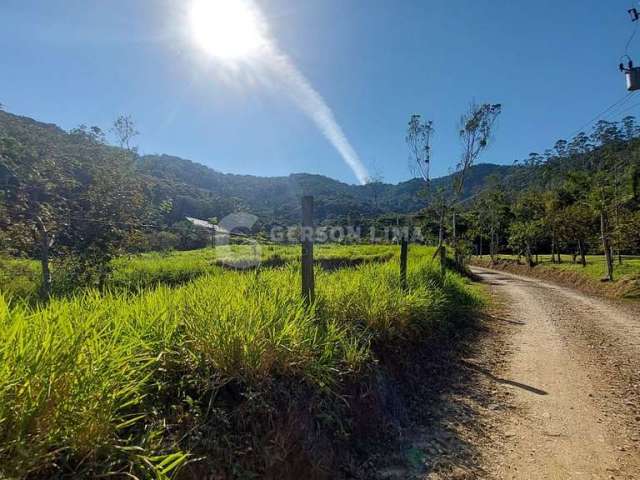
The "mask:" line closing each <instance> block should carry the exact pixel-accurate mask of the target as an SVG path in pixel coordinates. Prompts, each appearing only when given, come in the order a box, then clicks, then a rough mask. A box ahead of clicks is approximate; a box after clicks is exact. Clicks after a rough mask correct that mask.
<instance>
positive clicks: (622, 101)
mask: <svg viewBox="0 0 640 480" xmlns="http://www.w3.org/2000/svg"><path fill="white" fill-rule="evenodd" d="M634 93H635V92H628V93H626V94H625V95H624V96H623V97H622V98H620V99H618V100H617V101H616V102H614V103H613V104H611V105H609V106H608V107H607V108H606V109H604V110H603V111H602V112H600V113H598V114H597V115H596V116H595V117H593V118H592V119H591V120H589V121H588V122H586V123H585V124H583V125H582V126H580V127H579V128H578V129H577V130H576V131H575V132H573V133H572V134H571V135H569V137H574V136H575V135H577V134H578V133H580V132H582V131H583V130H584V129H585V128H586V127H588V126H589V125H591V124H593V123H595V122H596V121H597V120H599V119H600V118H601V117H602V116H603V115H606V114H607V113H609V112H611V111H612V110H614V109H615V108H617V107H621V106H622V105H624V104H625V103H626V102H628V101H629V100H630V99H631V97H632V96H633V95H634Z"/></svg>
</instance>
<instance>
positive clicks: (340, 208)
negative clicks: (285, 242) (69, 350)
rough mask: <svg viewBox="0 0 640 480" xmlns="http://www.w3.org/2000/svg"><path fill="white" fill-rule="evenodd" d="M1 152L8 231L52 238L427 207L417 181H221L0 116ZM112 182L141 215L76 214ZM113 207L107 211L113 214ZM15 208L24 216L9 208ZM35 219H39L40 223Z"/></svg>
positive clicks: (82, 134) (478, 181)
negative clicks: (232, 216)
mask: <svg viewBox="0 0 640 480" xmlns="http://www.w3.org/2000/svg"><path fill="white" fill-rule="evenodd" d="M0 142H1V144H0V155H1V157H0V158H1V163H0V185H2V190H3V195H4V203H5V206H4V208H8V205H11V206H12V208H11V209H10V210H11V211H10V212H9V215H8V218H5V221H10V223H12V224H16V223H19V222H20V221H22V220H27V219H28V218H27V217H28V216H29V215H32V216H33V215H40V216H41V217H43V220H46V221H51V222H53V223H54V224H55V226H54V227H52V228H54V229H57V228H59V227H60V225H66V224H69V223H70V222H69V221H68V220H75V221H76V222H89V221H92V222H93V223H94V224H95V223H97V222H100V221H105V222H115V223H118V224H119V225H121V226H124V224H132V225H142V224H145V225H157V226H167V227H175V228H176V229H178V230H179V229H180V228H183V229H184V228H188V227H187V226H186V225H184V224H183V222H184V218H185V217H186V216H191V217H197V218H203V219H208V218H212V217H217V218H221V217H223V216H225V215H227V214H229V213H231V212H234V211H247V212H250V213H253V214H255V215H257V216H258V217H259V218H260V224H259V225H257V226H256V228H257V229H260V228H264V227H265V226H266V225H269V224H272V223H281V224H295V223H297V222H298V221H299V217H300V211H299V209H300V202H299V199H300V197H301V196H302V195H303V194H306V195H313V196H314V197H315V201H316V218H317V219H318V221H320V222H346V221H350V222H361V221H371V219H374V218H375V217H378V216H381V215H385V214H407V213H413V212H417V211H419V210H420V209H422V208H423V207H424V206H425V204H426V203H427V201H426V199H425V198H424V194H425V191H426V188H425V183H424V181H422V180H420V179H413V180H409V181H407V182H402V183H400V184H397V185H390V184H386V183H383V182H381V181H372V182H370V183H368V184H366V185H362V186H361V185H348V184H345V183H342V182H339V181H337V180H333V179H330V178H327V177H324V176H321V175H310V174H304V173H300V174H292V175H289V176H287V177H255V176H250V175H233V174H224V173H220V172H218V171H216V170H213V169H211V168H208V167H206V166H203V165H200V164H197V163H194V162H191V161H189V160H185V159H182V158H178V157H174V156H169V155H144V156H140V155H138V154H137V153H136V152H135V151H133V150H127V149H125V148H120V147H114V146H110V145H107V144H106V141H105V134H104V132H103V131H102V130H101V129H99V128H97V127H91V128H87V127H85V126H81V127H79V128H77V129H74V130H72V131H70V132H65V131H64V130H62V129H60V128H58V127H56V126H55V125H52V124H45V123H40V122H37V121H35V120H32V119H30V118H26V117H21V116H17V115H12V114H10V113H6V112H2V111H0ZM212 163H215V159H213V160H212ZM511 170H512V169H511V167H506V166H498V165H489V164H484V165H477V166H475V167H473V168H472V169H471V171H470V172H469V173H468V177H467V182H466V184H465V192H464V196H468V195H470V194H472V193H473V192H475V191H477V190H478V189H479V188H480V187H481V186H482V185H483V184H484V181H485V179H486V178H487V176H489V175H497V176H499V177H503V176H505V175H507V174H508V173H509V172H510V171H511ZM118 175H120V176H121V179H120V181H121V182H122V185H129V187H130V188H127V191H128V192H129V191H138V193H139V195H140V198H138V202H139V204H138V205H129V206H130V207H131V208H127V209H125V210H126V215H123V216H121V215H120V214H119V213H118V212H115V211H111V212H107V211H105V209H108V208H107V206H105V205H103V206H102V207H96V208H98V209H99V210H100V212H93V213H91V208H89V209H87V208H86V206H85V208H82V209H80V204H78V201H79V196H83V195H84V197H83V198H84V200H83V201H85V202H89V198H88V197H87V196H86V195H85V194H88V192H89V191H90V190H92V189H94V188H96V189H100V188H101V189H103V193H104V194H105V195H106V194H107V192H112V194H113V195H117V193H116V190H117V189H116V185H115V184H114V185H111V186H109V185H107V184H108V183H110V182H111V180H112V179H113V178H114V176H115V177H117V176H118ZM451 183H452V177H450V176H449V177H443V178H440V179H435V180H433V181H432V184H431V187H430V190H431V191H437V190H440V189H442V190H447V189H448V188H450V185H451ZM133 184H135V186H133ZM105 189H106V190H105ZM91 195H93V194H91ZM120 195H121V196H120V197H119V198H120V203H121V202H122V201H123V200H124V199H125V197H124V196H122V192H120ZM36 197H37V198H36ZM115 198H116V197H113V198H112V199H111V200H114V199H115ZM96 200H98V199H97V198H96ZM99 200H100V201H106V198H100V199H99ZM128 200H131V198H129V199H128ZM116 203H117V202H114V201H112V202H110V203H109V206H111V207H113V206H115V205H116ZM19 205H21V207H20V208H21V210H20V209H16V208H14V207H16V206H19ZM27 205H31V206H32V207H33V208H27ZM36 207H37V208H36ZM34 208H35V210H34ZM38 209H42V211H40V212H39V213H36V212H37V211H38ZM125 210H123V211H122V212H120V213H123V214H124V213H125ZM89 215H91V216H93V218H88V216H89ZM65 216H66V217H65ZM54 219H55V221H54ZM45 223H46V222H45ZM14 226H15V225H14Z"/></svg>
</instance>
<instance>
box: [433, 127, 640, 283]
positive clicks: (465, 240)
mask: <svg viewBox="0 0 640 480" xmlns="http://www.w3.org/2000/svg"><path fill="white" fill-rule="evenodd" d="M514 167H515V168H514V170H513V172H512V173H510V174H509V175H508V176H506V177H500V178H498V177H495V178H491V177H490V178H488V180H487V182H486V185H485V186H484V187H483V188H481V189H479V190H478V191H476V192H475V193H473V194H472V195H471V196H470V197H468V198H467V199H463V200H462V201H457V197H456V194H455V191H451V190H450V191H447V192H444V194H442V192H441V196H440V197H438V195H437V194H436V193H434V194H432V196H431V205H430V207H429V210H431V211H432V215H431V219H432V223H433V222H437V223H440V225H442V224H443V223H444V224H446V225H445V227H446V229H447V234H448V238H449V243H450V245H451V248H452V250H453V251H454V252H456V251H457V252H458V253H457V254H456V258H458V257H457V255H459V252H460V251H462V252H464V254H465V255H467V256H468V255H472V254H477V255H484V254H488V255H490V257H491V259H492V260H493V261H496V260H497V259H498V255H499V253H501V252H506V253H512V254H515V255H517V256H518V258H523V259H524V260H525V261H526V263H527V264H528V265H530V266H533V265H535V264H536V263H537V262H538V255H539V254H541V253H545V254H550V255H551V258H552V261H553V262H562V261H563V260H562V257H561V254H562V253H564V254H571V256H572V259H573V261H574V262H579V263H581V264H582V265H586V264H587V258H586V256H587V254H600V255H603V256H604V259H605V264H606V279H607V280H614V276H615V275H614V272H615V265H616V263H622V262H624V255H631V254H640V127H639V126H638V125H637V124H636V121H635V118H634V117H633V116H627V117H625V118H623V119H622V120H621V121H619V122H616V121H606V120H600V121H599V122H597V123H596V124H595V125H594V127H593V129H592V131H591V132H590V133H588V134H587V133H585V132H580V133H578V134H577V135H575V136H574V137H573V138H572V139H570V140H563V139H561V140H558V141H557V142H556V143H555V144H554V145H553V147H552V148H550V149H548V150H546V151H545V152H544V153H542V154H540V153H531V154H529V156H528V157H527V158H526V159H524V160H522V161H517V162H514ZM460 171H461V172H464V169H460ZM461 178H463V174H462V177H461ZM443 206H444V207H443ZM445 207H446V208H448V209H449V210H450V211H451V212H452V214H451V215H449V217H448V222H442V213H440V215H437V214H436V215H434V214H433V210H440V211H441V212H442V210H443V208H445ZM456 212H458V215H457V217H456ZM434 218H435V219H437V220H433V219H434ZM441 228H442V227H441Z"/></svg>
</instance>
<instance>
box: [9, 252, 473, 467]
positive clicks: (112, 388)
mask: <svg viewBox="0 0 640 480" xmlns="http://www.w3.org/2000/svg"><path fill="white" fill-rule="evenodd" d="M432 253H433V250H432V249H427V248H424V247H412V248H411V262H410V270H409V276H408V280H409V289H408V291H406V292H404V291H403V290H402V289H401V288H400V280H399V273H398V268H397V265H396V264H395V262H393V263H384V264H368V265H363V266H361V267H358V268H354V269H343V270H337V271H335V272H326V271H324V272H323V271H321V272H319V274H318V277H317V285H318V291H317V303H316V304H315V305H313V306H312V308H305V306H304V303H303V301H302V299H301V296H300V274H299V271H298V270H297V269H296V267H293V266H291V267H284V268H279V269H265V270H259V271H255V272H234V271H224V272H223V271H217V272H215V273H214V274H209V275H204V276H202V277H201V278H199V279H197V280H195V281H193V282H191V283H188V284H186V285H184V286H182V287H179V288H169V287H167V286H159V287H156V288H154V289H152V290H148V291H144V292H141V293H140V294H137V295H130V296H129V295H122V294H106V295H101V294H99V293H97V292H95V291H88V292H85V293H82V294H80V295H78V296H76V297H74V298H70V299H62V300H55V299H54V300H52V301H51V302H50V303H49V304H48V305H46V306H44V307H28V306H26V305H21V304H13V305H11V304H8V303H7V300H6V298H3V297H1V296H0V476H2V477H5V476H9V477H14V476H16V477H22V476H25V475H26V474H27V473H30V474H31V475H36V476H47V475H53V474H59V473H66V474H67V475H73V476H74V477H82V476H85V477H87V476H92V477H93V476H97V475H100V474H109V473H112V474H113V473H116V472H123V471H127V472H129V473H130V474H135V475H137V476H139V477H145V476H146V477H153V476H155V477H156V478H163V477H162V475H170V474H171V473H173V471H174V470H172V468H174V467H175V468H178V467H179V466H180V465H182V464H183V463H184V462H186V461H188V457H187V455H188V454H189V453H194V455H196V454H197V455H202V454H205V455H214V456H215V452H218V451H221V449H227V451H228V449H230V448H231V449H233V444H232V445H229V442H232V443H233V442H234V441H235V440H234V437H233V435H232V432H231V431H230V430H229V427H224V426H223V424H220V426H219V427H218V428H219V430H218V432H217V433H215V432H214V433H213V436H212V437H211V438H208V439H207V442H208V443H207V445H208V446H207V447H205V446H204V444H201V443H199V441H198V440H197V439H196V438H195V437H193V432H195V431H197V430H198V429H202V428H204V427H205V425H204V424H203V423H202V422H206V421H211V418H210V417H207V416H206V415H205V416H204V417H203V418H201V419H199V417H191V416H189V415H186V414H185V415H178V414H177V412H180V411H184V409H187V411H190V412H196V411H198V410H197V405H199V404H201V403H203V404H204V405H206V404H207V402H213V401H214V400H211V399H215V396H213V397H211V394H212V392H215V391H217V390H218V389H220V388H223V387H224V385H228V384H229V383H230V382H232V383H234V384H238V385H244V386H245V387H246V388H249V389H250V390H251V391H259V390H260V389H261V388H264V387H261V385H263V384H264V382H271V381H274V379H279V378H280V379H283V378H289V379H294V380H295V381H296V382H303V383H304V384H306V385H308V386H309V388H311V389H312V390H313V391H315V392H317V394H318V395H320V394H322V395H325V394H329V395H333V394H338V393H339V392H340V390H341V388H342V386H343V384H344V382H345V381H346V379H348V378H356V377H357V376H359V375H361V374H362V373H364V372H365V371H367V370H368V369H371V368H375V365H376V354H375V352H376V346H377V345H387V344H388V343H389V342H398V341H402V342H407V341H412V342H413V341H418V340H419V339H420V338H424V336H427V335H430V334H431V333H433V332H434V331H435V330H437V329H446V328H452V327H453V326H455V322H456V321H458V320H460V319H461V318H463V317H464V315H465V314H466V313H467V312H469V311H470V309H473V308H474V307H475V306H476V305H477V304H478V302H479V299H478V297H477V296H476V295H475V294H473V293H471V292H470V291H469V289H468V287H467V286H466V285H465V283H464V281H463V280H462V279H461V278H460V277H458V276H457V275H455V274H453V273H447V274H446V275H445V277H442V276H441V275H440V273H439V271H438V270H437V269H435V268H434V266H433V265H432V263H431V255H432ZM186 379H188V381H189V382H190V384H193V385H197V388H196V387H194V388H187V387H186V386H185V387H184V388H183V387H179V385H182V383H183V381H185V380H186ZM245 387H243V388H245ZM322 392H324V393H322ZM331 392H333V393H331ZM258 396H259V395H258ZM256 401H258V400H256ZM234 408H236V407H235V405H234V404H226V403H224V401H222V400H221V402H220V403H218V402H217V401H216V402H214V403H213V404H211V403H209V408H208V410H210V412H211V414H213V412H219V413H217V414H216V415H222V413H221V412H224V411H231V410H233V409H234ZM211 409H213V410H211ZM205 417H206V418H205ZM207 418H209V419H208V420H207ZM199 422H200V423H199ZM225 428H226V429H225ZM189 431H190V432H192V434H188V432H189ZM176 432H182V433H179V434H178V435H177V436H175V435H174V433H176ZM183 433H184V434H186V435H184V436H183ZM212 444H213V445H215V446H213V445H212ZM202 449H205V450H202ZM232 451H233V450H232ZM213 460H215V458H214V459H213ZM162 472H164V473H162Z"/></svg>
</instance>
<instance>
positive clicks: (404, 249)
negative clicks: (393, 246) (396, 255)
mask: <svg viewBox="0 0 640 480" xmlns="http://www.w3.org/2000/svg"><path fill="white" fill-rule="evenodd" d="M408 253H409V239H408V238H407V235H404V234H403V235H402V239H401V240H400V286H401V287H402V289H403V290H406V289H407V256H408Z"/></svg>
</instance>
